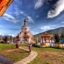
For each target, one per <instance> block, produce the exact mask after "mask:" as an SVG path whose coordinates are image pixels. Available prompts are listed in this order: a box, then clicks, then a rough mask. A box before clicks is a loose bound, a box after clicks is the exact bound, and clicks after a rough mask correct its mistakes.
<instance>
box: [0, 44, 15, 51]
mask: <svg viewBox="0 0 64 64" xmlns="http://www.w3.org/2000/svg"><path fill="white" fill-rule="evenodd" d="M14 48H15V44H0V50H7V49H14Z"/></svg>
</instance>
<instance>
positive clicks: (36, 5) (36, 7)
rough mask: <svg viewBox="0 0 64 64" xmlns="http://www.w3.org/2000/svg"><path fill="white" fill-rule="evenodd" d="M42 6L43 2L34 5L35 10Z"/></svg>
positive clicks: (42, 0)
mask: <svg viewBox="0 0 64 64" xmlns="http://www.w3.org/2000/svg"><path fill="white" fill-rule="evenodd" d="M43 4H44V0H37V2H36V3H35V9H38V8H40V7H41V6H42V5H43Z"/></svg>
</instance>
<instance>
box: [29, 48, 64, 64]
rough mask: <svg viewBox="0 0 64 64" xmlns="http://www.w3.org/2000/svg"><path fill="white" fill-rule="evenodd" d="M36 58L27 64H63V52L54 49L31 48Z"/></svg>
mask: <svg viewBox="0 0 64 64" xmlns="http://www.w3.org/2000/svg"><path fill="white" fill-rule="evenodd" d="M33 50H35V51H36V52H38V56H37V57H36V58H35V59H34V60H33V61H32V62H31V63H29V64H64V50H63V49H56V48H35V47H34V48H33Z"/></svg>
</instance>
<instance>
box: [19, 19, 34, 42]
mask: <svg viewBox="0 0 64 64" xmlns="http://www.w3.org/2000/svg"><path fill="white" fill-rule="evenodd" d="M27 22H28V21H27V19H25V20H24V25H23V26H22V29H21V32H20V33H19V34H18V36H19V39H20V42H28V43H34V37H33V35H32V34H31V32H30V30H29V27H28V24H27Z"/></svg>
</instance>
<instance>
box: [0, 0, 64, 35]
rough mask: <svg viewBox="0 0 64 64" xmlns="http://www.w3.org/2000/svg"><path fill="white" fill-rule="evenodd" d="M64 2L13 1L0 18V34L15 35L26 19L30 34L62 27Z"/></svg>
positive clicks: (51, 0) (47, 0)
mask: <svg viewBox="0 0 64 64" xmlns="http://www.w3.org/2000/svg"><path fill="white" fill-rule="evenodd" d="M63 5H64V0H62V2H61V1H60V0H14V1H13V3H12V4H11V5H10V6H9V8H8V9H7V11H6V12H5V14H4V15H3V16H2V17H0V34H2V35H17V34H18V33H19V32H20V31H21V28H22V26H23V21H24V19H25V18H26V17H28V18H29V20H28V26H29V28H30V30H31V32H32V34H38V33H40V32H44V31H47V30H51V29H55V28H58V27H64V6H63Z"/></svg>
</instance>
